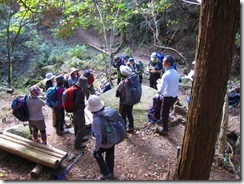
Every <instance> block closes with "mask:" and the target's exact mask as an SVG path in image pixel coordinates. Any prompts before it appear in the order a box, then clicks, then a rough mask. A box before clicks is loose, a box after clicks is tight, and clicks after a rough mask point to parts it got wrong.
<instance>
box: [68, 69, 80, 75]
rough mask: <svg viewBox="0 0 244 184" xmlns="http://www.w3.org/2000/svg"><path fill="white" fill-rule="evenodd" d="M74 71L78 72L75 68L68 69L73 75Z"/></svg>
mask: <svg viewBox="0 0 244 184" xmlns="http://www.w3.org/2000/svg"><path fill="white" fill-rule="evenodd" d="M75 71H79V70H78V69H77V68H71V69H70V74H72V73H74V72H75Z"/></svg>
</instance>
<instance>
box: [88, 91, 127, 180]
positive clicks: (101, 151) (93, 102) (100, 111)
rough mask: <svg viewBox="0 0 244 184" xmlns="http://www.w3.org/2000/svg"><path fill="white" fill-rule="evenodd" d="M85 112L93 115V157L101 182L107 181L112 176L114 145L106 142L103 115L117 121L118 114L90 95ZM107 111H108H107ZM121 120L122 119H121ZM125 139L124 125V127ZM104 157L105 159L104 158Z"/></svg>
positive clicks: (106, 129)
mask: <svg viewBox="0 0 244 184" xmlns="http://www.w3.org/2000/svg"><path fill="white" fill-rule="evenodd" d="M86 108H87V110H89V111H91V112H92V114H93V122H92V132H93V135H94V137H95V146H94V150H93V155H94V157H95V159H96V161H97V164H98V166H99V168H100V173H101V174H102V176H101V177H100V179H101V180H109V179H112V178H113V175H114V149H115V144H111V143H110V142H109V141H108V136H107V135H108V131H110V130H108V129H109V126H106V119H104V118H105V115H109V117H111V116H112V117H113V118H115V121H119V114H118V112H117V111H116V110H115V109H113V108H105V106H104V102H103V101H102V100H100V98H99V97H98V96H96V95H91V96H90V97H89V99H88V101H87V103H86ZM107 109H108V110H107ZM121 119H122V118H121ZM124 137H125V125H124ZM104 156H105V158H104Z"/></svg>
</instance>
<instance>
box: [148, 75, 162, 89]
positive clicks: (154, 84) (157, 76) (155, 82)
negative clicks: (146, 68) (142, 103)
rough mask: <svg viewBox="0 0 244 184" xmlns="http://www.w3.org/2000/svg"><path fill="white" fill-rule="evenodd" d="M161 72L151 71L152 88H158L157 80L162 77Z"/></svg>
mask: <svg viewBox="0 0 244 184" xmlns="http://www.w3.org/2000/svg"><path fill="white" fill-rule="evenodd" d="M160 75H161V74H160V73H150V76H149V85H150V87H151V88H154V89H157V80H158V79H159V78H160Z"/></svg>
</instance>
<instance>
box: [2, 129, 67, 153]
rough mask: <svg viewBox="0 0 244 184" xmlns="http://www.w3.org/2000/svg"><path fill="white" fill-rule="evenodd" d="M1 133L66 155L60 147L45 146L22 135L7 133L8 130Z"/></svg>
mask: <svg viewBox="0 0 244 184" xmlns="http://www.w3.org/2000/svg"><path fill="white" fill-rule="evenodd" d="M2 134H3V135H7V136H9V137H12V138H15V139H17V140H20V141H23V142H26V143H28V144H30V145H33V146H36V147H39V148H42V149H45V150H49V151H51V152H54V153H58V154H60V155H63V157H66V156H67V154H68V153H67V152H65V151H63V150H60V149H57V148H54V147H51V146H47V145H44V144H39V143H36V142H34V141H32V140H28V139H26V138H24V137H21V136H18V135H15V134H12V133H9V132H6V131H3V132H2Z"/></svg>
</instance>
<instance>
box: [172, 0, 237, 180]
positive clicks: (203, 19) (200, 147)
mask: <svg viewBox="0 0 244 184" xmlns="http://www.w3.org/2000/svg"><path fill="white" fill-rule="evenodd" d="M239 12H240V1H239V0H202V4H201V11H200V25H199V35H198V43H197V49H196V56H195V60H196V65H195V74H194V81H193V88H192V94H191V102H190V106H189V111H188V115H187V123H186V128H185V133H184V137H183V145H182V149H181V153H180V156H179V158H178V163H177V168H176V171H175V176H174V178H175V179H176V180H208V179H209V176H210V171H211V166H212V161H213V156H214V150H215V143H216V140H217V132H218V130H219V126H220V122H221V112H222V107H223V102H224V96H225V92H226V86H227V81H228V79H229V73H230V69H231V63H232V51H233V45H234V39H235V34H236V29H237V25H238V21H239V17H240V14H239Z"/></svg>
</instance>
